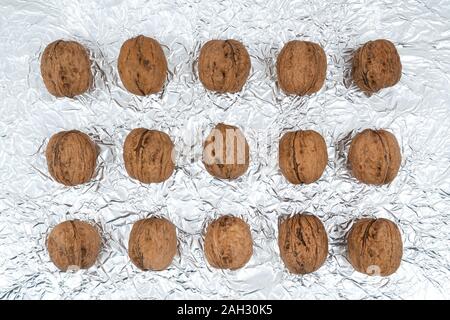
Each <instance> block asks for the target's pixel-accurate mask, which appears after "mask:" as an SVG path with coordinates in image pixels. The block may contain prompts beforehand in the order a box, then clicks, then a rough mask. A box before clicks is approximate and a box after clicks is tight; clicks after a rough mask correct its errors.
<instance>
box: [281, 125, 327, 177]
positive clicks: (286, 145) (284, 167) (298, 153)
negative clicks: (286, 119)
mask: <svg viewBox="0 0 450 320" xmlns="http://www.w3.org/2000/svg"><path fill="white" fill-rule="evenodd" d="M278 162H279V165H280V170H281V173H282V174H283V176H284V177H285V178H286V179H287V180H288V181H289V182H290V183H293V184H300V183H305V184H308V183H312V182H314V181H316V180H318V179H319V178H320V177H321V176H322V174H323V171H324V170H325V167H326V166H327V163H328V152H327V145H326V143H325V140H324V139H323V137H322V136H321V135H320V134H319V133H317V132H315V131H312V130H304V131H302V130H299V131H292V132H288V133H286V134H284V135H283V137H282V138H281V140H280V143H279V154H278Z"/></svg>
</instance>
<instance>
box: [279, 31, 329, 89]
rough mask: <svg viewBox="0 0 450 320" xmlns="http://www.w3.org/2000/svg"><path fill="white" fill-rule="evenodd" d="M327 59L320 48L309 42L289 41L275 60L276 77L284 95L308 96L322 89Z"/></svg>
mask: <svg viewBox="0 0 450 320" xmlns="http://www.w3.org/2000/svg"><path fill="white" fill-rule="evenodd" d="M326 73H327V57H326V55H325V52H324V51H323V49H322V47H321V46H320V45H318V44H316V43H313V42H309V41H299V40H294V41H289V42H288V43H286V44H285V46H284V47H283V49H282V50H281V52H280V54H279V55H278V58H277V77H278V83H279V85H280V88H281V89H282V90H283V91H284V92H285V93H286V94H293V95H301V96H303V95H310V94H312V93H315V92H317V91H319V90H320V88H322V86H323V83H324V82H325V77H326Z"/></svg>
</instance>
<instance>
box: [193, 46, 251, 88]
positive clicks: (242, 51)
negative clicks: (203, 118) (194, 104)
mask: <svg viewBox="0 0 450 320" xmlns="http://www.w3.org/2000/svg"><path fill="white" fill-rule="evenodd" d="M250 66H251V63H250V56H249V54H248V52H247V49H246V48H245V46H244V45H243V44H242V43H241V42H239V41H236V40H210V41H208V42H206V43H205V44H204V45H203V47H202V49H201V51H200V57H199V60H198V73H199V77H200V81H201V82H202V83H203V86H204V87H205V88H206V89H208V90H211V91H216V92H220V93H224V92H229V93H235V92H238V91H241V90H242V87H243V86H244V84H245V82H246V81H247V78H248V75H249V73H250Z"/></svg>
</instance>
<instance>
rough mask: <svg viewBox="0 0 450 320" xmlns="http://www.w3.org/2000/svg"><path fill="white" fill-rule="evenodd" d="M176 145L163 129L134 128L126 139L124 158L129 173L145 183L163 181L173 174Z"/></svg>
mask: <svg viewBox="0 0 450 320" xmlns="http://www.w3.org/2000/svg"><path fill="white" fill-rule="evenodd" d="M173 148H174V145H173V142H172V140H170V137H169V136H168V135H167V134H166V133H164V132H161V131H157V130H148V129H144V128H138V129H133V130H132V131H131V132H130V133H129V134H128V136H127V138H126V139H125V143H124V146H123V159H124V162H125V169H126V170H127V172H128V175H129V176H130V177H132V178H134V179H137V180H139V181H141V182H143V183H159V182H163V181H165V180H167V179H169V177H170V176H171V175H172V173H173V170H174V167H175V165H174V163H173V160H172V151H173Z"/></svg>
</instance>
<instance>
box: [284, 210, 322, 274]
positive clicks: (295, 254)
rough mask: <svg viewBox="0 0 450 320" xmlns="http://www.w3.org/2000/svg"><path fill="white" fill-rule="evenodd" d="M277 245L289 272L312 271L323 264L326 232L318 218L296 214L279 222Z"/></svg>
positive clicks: (302, 272) (303, 272)
mask: <svg viewBox="0 0 450 320" xmlns="http://www.w3.org/2000/svg"><path fill="white" fill-rule="evenodd" d="M278 247H279V248H280V255H281V259H282V260H283V262H284V264H285V265H286V267H287V268H288V270H289V271H290V272H292V273H295V274H306V273H310V272H314V271H316V270H317V269H319V268H320V267H321V266H322V265H323V263H324V262H325V259H326V258H327V255H328V237H327V232H326V231H325V228H324V226H323V224H322V222H321V221H320V220H319V218H317V217H315V216H313V215H307V214H296V215H294V216H293V217H290V218H287V219H286V220H284V221H283V222H282V223H281V225H280V228H279V231H278Z"/></svg>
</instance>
